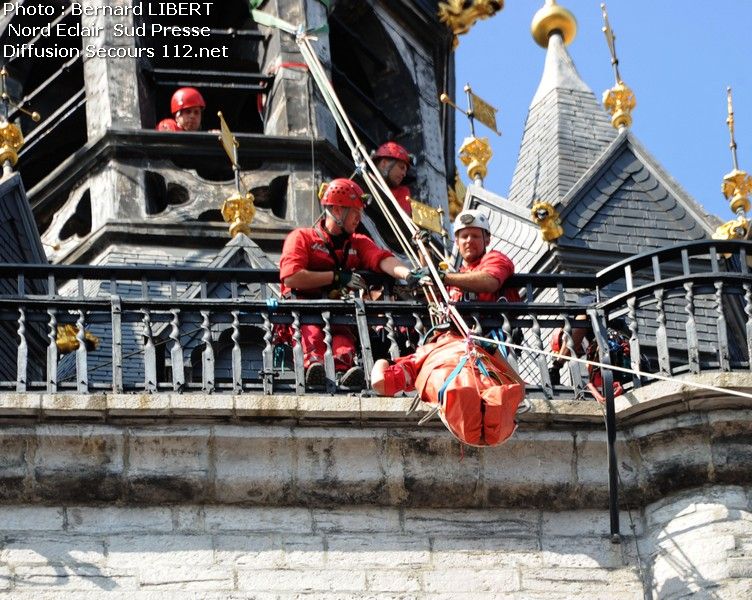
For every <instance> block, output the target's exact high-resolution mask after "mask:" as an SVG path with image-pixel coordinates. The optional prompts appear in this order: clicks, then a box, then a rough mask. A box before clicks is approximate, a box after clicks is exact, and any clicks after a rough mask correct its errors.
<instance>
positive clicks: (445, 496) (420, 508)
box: [0, 374, 752, 600]
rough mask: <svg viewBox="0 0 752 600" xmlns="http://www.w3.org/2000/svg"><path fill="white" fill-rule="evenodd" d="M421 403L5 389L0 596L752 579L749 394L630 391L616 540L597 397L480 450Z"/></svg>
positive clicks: (659, 584) (354, 593) (409, 593)
mask: <svg viewBox="0 0 752 600" xmlns="http://www.w3.org/2000/svg"><path fill="white" fill-rule="evenodd" d="M719 377H721V378H722V379H723V381H721V380H718V381H715V383H720V384H724V385H726V386H729V387H736V388H746V389H750V386H749V381H748V378H749V376H745V375H734V374H722V375H719ZM729 378H731V379H733V381H732V380H731V379H729ZM651 389H652V391H653V394H652V395H651V394H650V390H651ZM408 404H409V401H408V400H407V399H392V400H389V399H384V398H368V397H329V396H326V397H324V396H321V397H319V396H302V397H294V396H275V397H268V396H266V397H265V396H253V395H248V394H245V395H241V396H230V395H221V394H219V395H212V396H204V395H201V394H154V395H135V394H134V395H109V394H101V395H83V394H54V395H47V394H0V597H2V596H3V595H4V596H5V597H8V598H14V599H15V598H35V600H36V599H42V600H45V599H48V598H49V599H53V598H54V599H57V598H71V599H73V598H76V600H78V599H80V598H83V599H84V600H86V599H87V598H97V597H100V596H101V593H102V591H109V592H117V593H119V596H118V597H122V598H134V599H147V598H149V599H150V598H154V599H155V600H156V599H157V598H158V599H159V600H166V599H167V600H169V599H170V598H176V599H177V598H181V599H182V598H201V599H205V598H208V599H217V600H218V599H219V598H260V599H266V598H290V597H296V598H306V597H311V598H314V597H315V598H384V599H386V598H421V599H422V598H446V599H449V598H452V599H454V598H459V599H462V598H468V599H469V598H471V597H472V598H473V599H477V598H480V599H484V598H489V599H490V598H499V597H504V598H512V599H513V600H517V599H519V600H522V599H523V598H524V599H533V600H535V599H543V598H545V599H554V600H557V599H562V600H563V599H571V598H588V599H591V600H592V599H598V598H603V599H606V598H608V599H611V598H619V599H622V598H627V599H631V598H635V599H640V598H661V599H674V598H676V599H679V598H688V597H690V596H691V597H693V598H694V597H697V598H714V599H723V598H729V599H731V598H734V599H737V598H750V597H752V594H750V590H752V467H750V464H752V463H751V462H750V461H749V460H746V458H747V457H748V455H749V439H750V430H752V415H751V413H750V410H749V402H748V401H747V400H746V399H743V398H734V397H732V396H717V395H716V397H711V396H710V395H707V394H704V393H703V394H697V393H695V392H691V391H689V390H688V389H687V388H686V387H685V386H683V384H682V383H680V382H677V383H671V384H654V385H651V386H648V387H646V388H643V389H641V390H639V392H638V393H636V394H634V395H628V396H625V397H622V398H620V399H619V403H618V407H617V408H618V417H619V427H620V433H619V437H618V458H619V471H620V478H621V490H620V492H621V498H622V501H623V504H622V511H621V514H620V522H621V533H622V542H621V544H613V543H611V541H610V539H609V513H608V510H607V507H608V503H607V497H608V489H607V473H606V464H605V463H606V447H605V433H604V432H603V431H602V428H603V426H602V423H603V420H602V419H603V416H602V412H601V407H600V406H599V405H597V404H596V403H594V402H565V401H554V402H547V401H542V400H535V401H534V402H533V405H534V406H533V410H532V411H531V412H530V413H527V414H525V415H522V416H521V417H520V428H519V430H518V432H517V433H516V434H515V436H514V437H513V438H512V439H511V440H509V442H507V443H506V444H504V445H503V446H501V447H498V448H493V449H484V450H477V449H472V448H469V449H464V450H462V449H461V448H460V446H459V445H458V444H457V442H456V441H454V440H453V438H451V436H450V435H449V434H448V433H447V432H446V430H445V429H444V428H443V427H442V426H441V425H440V424H439V423H438V422H435V423H434V424H433V425H429V426H428V427H419V426H417V421H418V420H419V418H420V417H421V416H422V414H423V413H422V412H421V411H419V412H418V414H417V415H416V414H413V415H410V416H405V414H404V411H405V408H406V407H407V405H408Z"/></svg>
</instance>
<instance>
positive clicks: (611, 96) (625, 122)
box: [601, 4, 637, 129]
mask: <svg viewBox="0 0 752 600" xmlns="http://www.w3.org/2000/svg"><path fill="white" fill-rule="evenodd" d="M601 12H602V14H603V28H602V31H603V34H604V35H605V36H606V44H608V51H609V53H610V54H611V65H613V67H614V79H615V80H616V84H615V85H614V87H612V88H611V89H610V90H606V91H605V92H603V106H604V108H605V109H606V110H607V111H608V112H609V113H611V125H613V127H614V128H615V129H623V128H625V127H629V126H630V125H631V124H632V111H633V110H634V108H635V106H637V100H636V99H635V96H634V93H633V92H632V90H631V89H630V88H629V87H628V86H627V85H626V84H625V83H624V81H622V78H621V73H619V58H618V57H617V56H616V35H615V34H614V30H613V29H612V28H611V24H610V23H609V22H608V13H607V12H606V5H605V4H601Z"/></svg>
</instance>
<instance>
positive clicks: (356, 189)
mask: <svg viewBox="0 0 752 600" xmlns="http://www.w3.org/2000/svg"><path fill="white" fill-rule="evenodd" d="M324 185H325V186H326V187H324V186H322V187H323V194H320V195H319V197H320V198H321V206H341V207H343V208H363V206H364V205H365V199H364V198H363V196H364V194H363V190H362V189H360V186H359V185H358V184H357V183H355V182H354V181H351V180H349V179H333V180H332V181H331V182H329V184H328V185H327V184H324Z"/></svg>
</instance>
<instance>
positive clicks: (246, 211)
mask: <svg viewBox="0 0 752 600" xmlns="http://www.w3.org/2000/svg"><path fill="white" fill-rule="evenodd" d="M217 116H218V117H219V125H220V131H219V134H220V135H219V141H220V142H221V144H222V147H223V148H224V149H225V152H226V153H227V157H228V158H229V159H230V163H232V170H233V172H234V174H235V193H234V194H233V195H232V196H230V197H229V198H227V199H226V200H225V201H224V204H222V217H223V218H224V220H225V221H226V222H228V223H229V224H230V235H231V236H232V237H235V236H236V235H238V234H239V233H244V234H245V235H248V234H250V232H251V221H253V217H254V216H256V207H255V205H254V204H253V200H254V198H253V194H252V193H251V192H249V191H248V190H247V189H246V188H245V186H244V185H243V182H242V181H241V180H240V165H239V164H238V147H239V146H240V144H239V143H238V140H237V139H236V138H235V136H234V135H233V133H232V131H230V128H229V127H228V126H227V122H226V121H225V118H224V116H223V115H222V113H221V112H218V113H217Z"/></svg>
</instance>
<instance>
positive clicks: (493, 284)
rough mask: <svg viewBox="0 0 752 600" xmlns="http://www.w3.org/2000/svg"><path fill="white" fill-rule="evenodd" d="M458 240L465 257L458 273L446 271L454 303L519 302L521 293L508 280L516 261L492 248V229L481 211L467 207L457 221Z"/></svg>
mask: <svg viewBox="0 0 752 600" xmlns="http://www.w3.org/2000/svg"><path fill="white" fill-rule="evenodd" d="M454 241H455V243H456V244H457V249H458V250H459V254H460V256H461V257H462V266H461V267H460V270H459V272H457V273H448V272H447V273H444V274H443V280H444V285H445V286H446V287H447V291H448V292H449V299H450V300H452V301H453V302H460V301H462V300H465V301H476V302H496V301H498V300H501V299H505V300H507V301H508V302H519V301H520V295H519V293H518V292H517V290H516V289H514V288H509V287H505V286H504V283H505V282H506V280H507V279H509V278H510V277H511V276H512V275H514V263H513V262H512V260H511V259H510V258H509V257H508V256H507V255H506V254H502V253H501V252H499V251H498V250H488V244H489V243H490V241H491V228H490V226H489V224H488V218H487V217H486V215H484V214H483V213H482V212H480V211H479V210H463V211H462V212H461V213H460V214H458V215H457V217H456V218H455V220H454Z"/></svg>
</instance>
